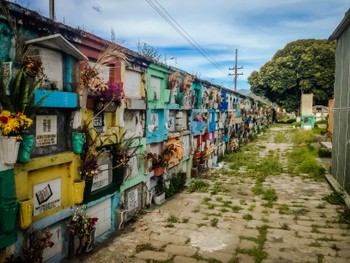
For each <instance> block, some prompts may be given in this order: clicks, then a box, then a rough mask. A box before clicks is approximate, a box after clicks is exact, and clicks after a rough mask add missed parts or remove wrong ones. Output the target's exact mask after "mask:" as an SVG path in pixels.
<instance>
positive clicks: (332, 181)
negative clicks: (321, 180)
mask: <svg viewBox="0 0 350 263" xmlns="http://www.w3.org/2000/svg"><path fill="white" fill-rule="evenodd" d="M325 177H326V180H327V181H328V183H329V184H330V185H331V186H332V188H333V189H334V191H336V192H337V193H339V194H341V195H342V197H343V199H344V202H345V204H346V206H347V207H348V208H350V196H349V194H348V193H347V192H346V191H345V190H344V189H343V187H342V186H341V185H340V184H339V183H338V181H337V180H335V178H334V177H333V176H332V175H331V174H330V173H329V172H328V171H327V170H326V174H325Z"/></svg>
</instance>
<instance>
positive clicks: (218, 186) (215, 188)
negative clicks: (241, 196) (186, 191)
mask: <svg viewBox="0 0 350 263" xmlns="http://www.w3.org/2000/svg"><path fill="white" fill-rule="evenodd" d="M220 192H222V193H225V192H227V189H226V188H225V187H224V186H223V185H222V184H221V183H218V182H216V183H215V184H214V185H213V188H212V189H211V192H210V193H211V194H212V195H217V194H218V193H220Z"/></svg>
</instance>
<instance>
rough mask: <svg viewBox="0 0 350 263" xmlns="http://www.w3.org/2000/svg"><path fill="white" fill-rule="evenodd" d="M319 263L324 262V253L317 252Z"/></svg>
mask: <svg viewBox="0 0 350 263" xmlns="http://www.w3.org/2000/svg"><path fill="white" fill-rule="evenodd" d="M316 256H317V263H323V259H324V255H322V254H317V255H316Z"/></svg>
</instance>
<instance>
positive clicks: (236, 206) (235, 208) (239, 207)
mask: <svg viewBox="0 0 350 263" xmlns="http://www.w3.org/2000/svg"><path fill="white" fill-rule="evenodd" d="M231 209H232V212H233V213H238V212H239V211H241V210H242V207H241V206H239V205H234V206H232V208H231Z"/></svg>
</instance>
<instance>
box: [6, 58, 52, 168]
mask: <svg viewBox="0 0 350 263" xmlns="http://www.w3.org/2000/svg"><path fill="white" fill-rule="evenodd" d="M15 64H19V65H20V69H19V70H18V72H17V74H16V75H15V77H14V78H12V79H10V81H9V83H7V85H4V83H3V82H2V81H1V82H0V105H1V108H2V109H3V110H4V112H3V113H4V114H7V116H4V115H3V117H9V112H10V113H11V114H12V117H15V118H14V119H15V120H16V121H17V123H16V124H14V121H12V122H9V123H8V124H9V125H11V126H12V128H13V129H14V130H13V131H11V132H10V133H12V134H15V135H16V136H18V135H20V136H21V137H20V140H19V137H18V138H17V141H20V145H21V146H20V147H19V150H17V151H19V154H18V161H19V162H22V163H25V162H28V161H29V160H30V152H31V149H32V147H33V141H34V136H33V135H32V134H28V133H27V132H26V129H27V128H28V127H29V126H30V125H31V124H32V120H31V119H30V117H31V116H32V115H33V114H34V113H35V112H36V111H37V110H38V109H39V107H40V106H41V105H42V103H43V102H44V101H45V100H46V98H47V96H48V95H49V94H48V95H47V96H44V97H42V98H41V99H40V100H38V101H37V102H36V103H35V91H36V90H37V89H38V88H39V87H40V84H41V83H42V81H43V80H44V78H45V76H44V74H43V67H42V63H41V60H40V59H39V58H33V57H29V56H24V57H23V62H22V63H15ZM1 77H2V76H1ZM7 86H8V92H9V94H8V93H7V89H6V87H7ZM16 114H17V115H18V116H15V115H16ZM27 116H28V117H27ZM4 121H5V122H6V119H3V121H2V124H3V125H6V123H4ZM2 134H3V135H4V132H2ZM7 136H8V135H7ZM10 136H11V135H10ZM13 145H16V146H14V148H16V149H17V147H18V146H17V143H13ZM18 145H19V144H18ZM16 158H17V157H16ZM14 162H15V161H12V162H11V163H10V164H13V163H14Z"/></svg>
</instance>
